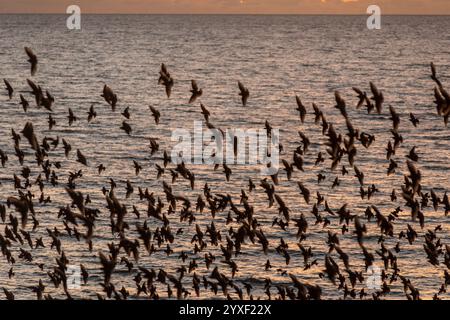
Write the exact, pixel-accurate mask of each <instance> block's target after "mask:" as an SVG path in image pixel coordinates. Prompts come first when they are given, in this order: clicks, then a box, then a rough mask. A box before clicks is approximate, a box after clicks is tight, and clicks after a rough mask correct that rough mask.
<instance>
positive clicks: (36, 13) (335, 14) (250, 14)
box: [0, 12, 450, 17]
mask: <svg viewBox="0 0 450 320" xmlns="http://www.w3.org/2000/svg"><path fill="white" fill-rule="evenodd" d="M82 14H83V15H161V16H167V15H173V16H176V15H180V16H187V15H192V16H217V15H223V16H369V14H362V13H224V12H217V13H214V12H209V13H181V12H180V13H161V12H155V13H152V12H86V13H83V12H82ZM0 15H70V14H68V13H60V12H0ZM383 16H431V17H432V16H443V17H446V16H450V13H426V14H423V13H385V14H383Z"/></svg>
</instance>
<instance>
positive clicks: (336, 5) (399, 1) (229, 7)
mask: <svg viewBox="0 0 450 320" xmlns="http://www.w3.org/2000/svg"><path fill="white" fill-rule="evenodd" d="M71 4H77V5H79V6H80V7H81V10H82V12H85V13H260V14H271V13H292V14H366V9H367V7H368V6H369V5H371V4H377V5H379V6H380V7H381V9H382V13H385V14H450V0H95V1H94V0H39V1H36V0H0V13H65V9H66V7H67V6H68V5H71Z"/></svg>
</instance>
